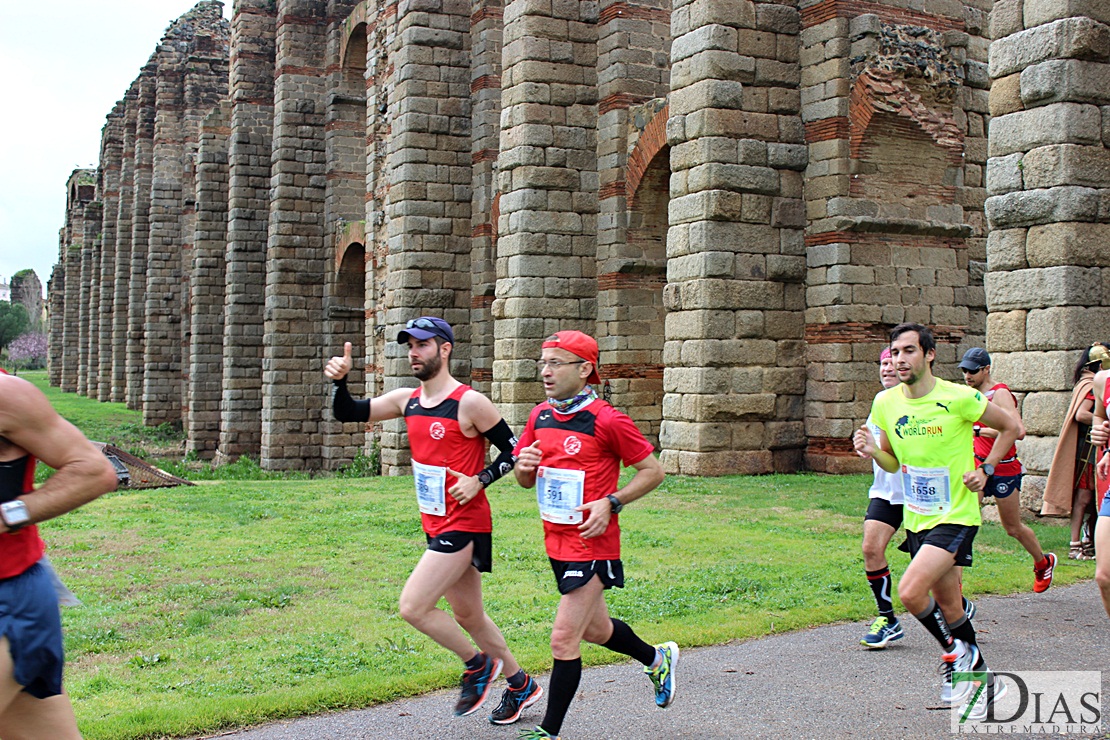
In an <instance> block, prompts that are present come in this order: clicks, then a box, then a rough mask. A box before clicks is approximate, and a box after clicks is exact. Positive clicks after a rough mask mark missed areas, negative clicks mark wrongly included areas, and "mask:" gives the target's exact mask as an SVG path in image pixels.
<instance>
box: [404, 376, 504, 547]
mask: <svg viewBox="0 0 1110 740" xmlns="http://www.w3.org/2000/svg"><path fill="white" fill-rule="evenodd" d="M469 390H471V388H470V386H469V385H460V386H459V387H458V388H456V389H455V390H454V391H453V392H452V393H451V395H449V396H448V397H447V398H445V399H443V401H442V402H441V403H440V404H439V405H437V406H434V407H432V408H424V407H423V406H421V405H420V389H419V388H417V389H416V390H414V391H413V392H412V395H411V396H409V400H408V403H407V404H405V426H406V427H408V431H409V447H410V448H411V449H412V459H413V460H415V461H416V462H418V463H422V464H424V465H435V466H436V467H444V468H451V469H452V470H457V471H458V472H460V473H464V474H466V475H478V473H480V472H482V468H483V467H485V462H486V440H485V437H483V436H481V435H478V436H476V437H468V436H466V435H465V434H463V433H462V429H461V428H460V427H459V404H460V403H461V402H462V397H463V394H465V393H466V392H467V391H469ZM457 480H458V479H457V478H455V476H453V475H451V474H450V473H448V474H447V485H446V486H445V488H446V489H447V490H450V488H451V486H453V485H455V482H456V481H457ZM445 498H446V503H447V513H446V514H444V515H443V516H436V515H434V514H425V513H423V512H421V513H420V518H421V521H422V523H423V526H424V532H426V533H427V534H429V535H431V536H433V537H434V536H435V535H437V534H441V533H443V532H491V531H493V524H492V519H491V517H490V509H489V499H487V498H486V492H485V491H482V492H481V493H479V494H478V495H477V496H475V497H474V499H473V500H471V501H469V502H467V504H466V505H465V506H462V505H460V504H459V502H458V501H456V500H455V498H454V497H453V496H451V494H449V493H445Z"/></svg>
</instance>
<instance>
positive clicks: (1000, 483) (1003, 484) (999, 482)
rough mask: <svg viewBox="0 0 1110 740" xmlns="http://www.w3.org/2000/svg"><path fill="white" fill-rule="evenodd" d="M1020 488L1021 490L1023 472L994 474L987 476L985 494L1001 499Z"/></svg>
mask: <svg viewBox="0 0 1110 740" xmlns="http://www.w3.org/2000/svg"><path fill="white" fill-rule="evenodd" d="M1018 490H1021V473H1018V474H1017V475H992V476H991V477H990V478H987V485H986V486H984V487H983V495H984V496H994V497H995V499H1000V498H1006V497H1007V496H1009V495H1010V494H1011V493H1013V492H1014V491H1018Z"/></svg>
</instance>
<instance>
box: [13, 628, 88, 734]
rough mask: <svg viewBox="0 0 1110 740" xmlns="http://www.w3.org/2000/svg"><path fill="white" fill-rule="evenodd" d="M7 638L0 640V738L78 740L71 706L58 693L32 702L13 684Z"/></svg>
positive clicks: (65, 696) (31, 698)
mask: <svg viewBox="0 0 1110 740" xmlns="http://www.w3.org/2000/svg"><path fill="white" fill-rule="evenodd" d="M14 676H15V667H14V665H13V664H12V656H11V652H10V650H9V649H8V639H7V638H6V637H3V638H0V737H2V738H4V740H44V738H49V739H50V740H81V733H80V732H79V731H78V730H77V720H76V718H75V717H74V716H73V705H72V704H71V703H70V701H69V696H68V695H66V694H62V695H60V696H52V697H50V698H49V699H36V698H35V697H33V696H31V695H30V694H27V693H24V692H23V687H22V686H20V685H19V684H17V683H16V682H15V677H14Z"/></svg>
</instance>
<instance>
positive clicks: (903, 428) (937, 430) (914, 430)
mask: <svg viewBox="0 0 1110 740" xmlns="http://www.w3.org/2000/svg"><path fill="white" fill-rule="evenodd" d="M894 433H895V434H897V435H898V439H906V438H907V437H940V436H943V435H944V425H943V424H940V423H938V422H936V421H935V420H933V419H926V420H924V421H918V419H917V417H916V416H915V417H913V418H912V419H911V418H910V417H909V416H908V415H907V416H903V417H901V418H900V419H898V421H896V422H894Z"/></svg>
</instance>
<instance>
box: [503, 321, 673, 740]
mask: <svg viewBox="0 0 1110 740" xmlns="http://www.w3.org/2000/svg"><path fill="white" fill-rule="evenodd" d="M541 357H542V359H540V360H539V361H538V362H537V363H536V364H537V367H538V368H539V371H540V375H541V377H542V379H543V388H544V393H545V394H546V396H547V400H546V401H545V402H544V403H541V404H540V405H539V406H537V407H536V408H535V409H533V410H532V413H531V415H530V416H529V418H528V424H527V425H526V426H525V428H524V432H523V433H522V434H521V437H520V442H519V443H517V447H516V454H517V455H518V461H517V465H516V468H514V474H515V475H516V479H517V482H518V483H520V485H522V486H524V487H525V488H532V487H533V486H535V487H536V497H537V500H538V502H539V507H540V516H541V518H542V519H543V529H544V544H545V546H546V550H547V555H548V557H549V558H550V560H551V567H552V569H553V570H554V572H555V580H556V583H557V584H558V588H559V593H560V594H562V598H561V599H560V600H559V609H558V612H557V613H556V615H555V625H554V628H553V629H552V632H551V653H552V655H553V657H554V659H555V665H554V667H553V669H552V671H551V681H550V682H549V684H548V702H547V713H546V714H545V715H544V718H543V722H542V723H541V724H540V726H539V727H536V729H534V730H527V731H524V732H522V733H521V735H520V737H521V738H532V739H533V740H538V739H541V738H555V737H558V735H559V731H560V729H562V726H563V720H564V718H565V717H566V714H567V710H568V709H569V708H570V704H571V701H572V700H573V699H574V694H575V692H577V691H578V685H579V683H580V681H581V678H582V652H581V649H582V641H583V640H586V641H587V642H592V643H594V644H595V645H601V646H602V647H605V648H608V649H609V650H612V651H614V652H618V653H621V654H623V655H627V656H629V657H632V658H635V659H636V660H638V661H640V662H641V663H643V665H644V672H645V673H647V675H648V677H649V678H650V679H651V681H652V683H653V684H654V686H655V703H656V705H657V706H658V707H660V708H662V709H666V708H667V707H668V706H670V704H671V702H672V701H674V695H675V682H674V670H675V667H676V666H677V665H678V655H679V652H678V645H676V644H675V643H673V642H665V643H663V644H661V645H657V646H654V647H653V646H652V645H649V644H648V643H646V642H644V641H643V640H642V639H640V638H639V637H638V636H637V635H636V633H635V632H633V631H632V628H631V627H629V626H628V625H627V624H625V623H624V622H622V621H620V620H619V619H613V618H611V617H610V616H609V609H608V606H607V605H606V603H605V589H607V588H611V587H614V586H615V587H617V588H623V586H624V569H623V566H622V564H621V559H620V557H621V553H620V526H619V524H618V522H617V519H618V515H619V513H620V511H621V510H622V509H623V508H624V507H625V506H626V505H628V504H630V503H632V502H633V501H635V500H636V499H638V498H640V497H641V496H643V495H645V494H647V493H649V492H650V491H652V490H654V489H655V488H656V487H657V486H658V485H659V484H660V483H661V482H662V481H663V469H662V467H661V466H660V465H659V462H658V460H656V459H655V456H654V455H653V454H652V452H653V448H652V446H651V443H649V442H648V441H647V440H646V439H644V435H643V434H641V433H640V430H639V429H637V428H636V425H635V424H634V423H633V422H632V420H631V419H630V418H628V416H626V415H625V414H622V413H621V412H619V411H617V410H616V409H614V408H613V407H612V406H610V405H609V404H608V403H606V402H605V401H603V400H602V399H600V398H598V395H597V391H596V390H595V389H594V385H595V384H597V383H599V382H600V378H599V376H598V361H597V360H598V351H597V342H596V341H595V340H594V338H593V337H590V336H588V335H586V334H583V333H582V332H579V331H561V332H558V333H556V334H554V335H552V336H550V337H548V338H547V340H546V341H545V342H544V343H543V353H542V355H541ZM622 463H623V464H624V465H625V467H632V468H635V469H636V474H635V475H634V476H632V480H630V481H629V482H628V484H627V485H626V486H624V487H623V488H619V489H618V488H617V483H618V476H619V474H620V467H621V464H622Z"/></svg>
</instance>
